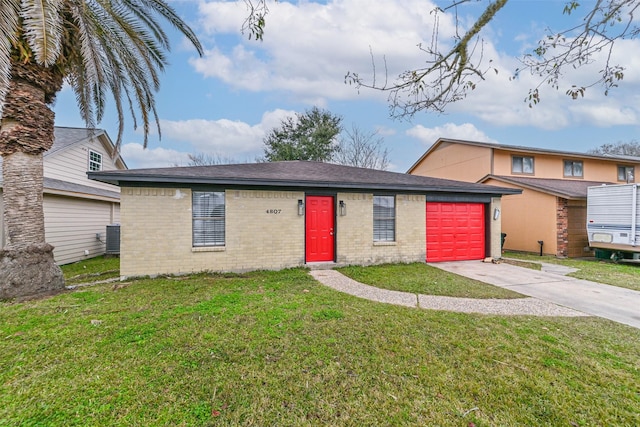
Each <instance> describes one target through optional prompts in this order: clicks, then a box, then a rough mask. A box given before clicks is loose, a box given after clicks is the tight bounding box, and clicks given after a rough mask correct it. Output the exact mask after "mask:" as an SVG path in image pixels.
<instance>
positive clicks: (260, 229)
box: [120, 187, 426, 276]
mask: <svg viewBox="0 0 640 427" xmlns="http://www.w3.org/2000/svg"><path fill="white" fill-rule="evenodd" d="M299 199H302V200H303V199H304V193H303V192H295V191H249V190H227V191H226V197H225V203H226V242H225V246H224V247H207V248H193V247H192V237H191V233H192V225H191V224H192V223H191V221H192V219H191V190H190V189H188V188H181V189H165V188H129V187H125V188H122V191H121V244H120V251H121V266H120V269H121V274H122V275H123V276H140V275H155V274H167V273H188V272H195V271H206V270H208V271H246V270H255V269H281V268H287V267H293V266H298V265H304V262H305V260H304V257H305V254H304V227H305V224H304V216H299V215H298V209H297V204H298V200H299ZM340 200H343V201H344V202H345V203H346V205H347V215H345V216H340V215H339V214H338V215H337V216H336V257H337V262H338V263H344V264H373V263H382V262H399V261H402V262H411V261H424V259H425V255H426V254H425V247H426V243H425V239H426V237H425V235H426V230H425V197H424V196H415V195H398V196H397V197H396V241H395V242H392V243H374V242H373V195H372V194H346V193H344V194H338V195H337V197H336V209H338V202H339V201H340ZM274 212H275V213H274Z"/></svg>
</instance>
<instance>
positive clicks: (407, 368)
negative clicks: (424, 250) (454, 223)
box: [0, 269, 640, 427]
mask: <svg viewBox="0 0 640 427" xmlns="http://www.w3.org/2000/svg"><path fill="white" fill-rule="evenodd" d="M452 280H453V279H452ZM0 366H1V367H2V369H0V425H1V426H105V425H108V426H213V425H215V426H237V425H253V426H272V425H278V426H301V425H310V426H325V425H340V426H363V425H394V426H395V425H425V426H432V425H433V426H436V425H440V426H461V427H468V426H472V425H474V426H478V427H480V426H516V425H521V426H525V425H526V426H599V425H602V426H637V425H640V412H639V411H638V408H639V407H640V389H639V388H638V384H640V331H639V330H637V329H634V328H631V327H628V326H624V325H619V324H616V323H613V322H610V321H606V320H602V319H598V318H534V317H525V316H514V317H502V316H483V315H469V314H459V313H448V312H438V311H428V310H421V309H412V308H405V307H398V306H392V305H386V304H379V303H374V302H370V301H366V300H362V299H358V298H355V297H352V296H349V295H345V294H341V293H338V292H336V291H333V290H331V289H329V288H327V287H324V286H322V285H320V284H318V283H317V282H315V281H314V280H313V279H312V278H311V277H310V276H309V275H308V274H307V272H306V271H305V270H303V269H293V270H284V271H280V272H255V273H249V274H246V275H231V274H227V275H205V274H202V275H194V276H190V277H175V278H158V279H154V280H150V279H145V280H136V281H132V282H125V283H117V284H104V285H97V286H93V287H88V288H81V289H79V290H76V291H71V292H66V293H63V294H61V295H58V296H55V297H51V298H47V299H42V300H36V301H28V302H23V303H9V302H2V303H0Z"/></svg>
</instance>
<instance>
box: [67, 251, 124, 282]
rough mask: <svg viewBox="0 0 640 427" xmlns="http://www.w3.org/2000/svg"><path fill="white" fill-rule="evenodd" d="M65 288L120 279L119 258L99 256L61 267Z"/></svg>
mask: <svg viewBox="0 0 640 427" xmlns="http://www.w3.org/2000/svg"><path fill="white" fill-rule="evenodd" d="M60 268H61V269H62V273H63V274H64V278H65V282H66V284H67V286H70V285H77V284H80V283H90V282H96V281H99V280H106V279H114V278H118V277H120V258H118V257H113V256H99V257H95V258H90V259H88V260H86V261H81V262H74V263H73V264H65V265H63V266H62V267H60Z"/></svg>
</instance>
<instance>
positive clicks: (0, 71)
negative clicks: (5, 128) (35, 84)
mask: <svg viewBox="0 0 640 427" xmlns="http://www.w3.org/2000/svg"><path fill="white" fill-rule="evenodd" d="M18 10H19V1H17V0H15V1H13V0H0V119H1V118H2V110H3V108H2V107H3V106H4V98H5V96H6V94H7V90H8V89H9V82H10V79H11V49H12V47H13V45H14V44H15V43H17V34H18V32H17V30H18Z"/></svg>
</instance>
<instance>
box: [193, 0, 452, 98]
mask: <svg viewBox="0 0 640 427" xmlns="http://www.w3.org/2000/svg"><path fill="white" fill-rule="evenodd" d="M434 8H435V6H434V5H433V4H432V3H430V2H424V1H420V0H407V1H400V2H398V1H395V0H380V1H376V2H370V1H366V0H334V1H330V2H327V3H326V4H320V3H314V2H307V1H304V2H299V3H297V4H292V3H288V2H278V3H274V4H271V5H270V13H269V15H268V17H267V26H266V33H265V37H264V40H263V41H262V42H254V41H249V40H247V37H246V35H245V36H244V38H239V39H238V41H237V44H236V45H235V46H232V47H231V48H227V49H223V47H221V46H216V47H214V48H211V49H208V51H207V54H206V55H205V57H204V58H199V59H194V60H192V65H193V66H194V67H195V68H196V70H197V71H198V72H200V73H202V74H203V75H205V76H207V77H215V78H218V79H221V80H222V81H224V82H225V83H227V84H229V85H232V86H235V87H238V88H242V89H246V90H251V91H258V90H286V91H291V92H294V93H296V94H298V95H299V96H300V97H301V98H302V99H305V98H319V97H329V98H332V99H350V98H356V97H358V96H359V95H358V92H357V91H356V90H355V89H354V87H353V86H349V85H346V84H345V82H344V77H345V74H346V73H347V72H348V71H355V72H359V73H361V75H363V76H370V75H371V72H372V58H371V52H372V53H373V55H374V57H375V58H376V62H377V66H378V70H377V71H378V74H379V75H378V79H379V82H380V81H381V80H380V79H384V76H383V75H382V74H381V73H384V72H385V67H386V68H387V69H388V71H389V76H395V75H397V73H398V72H400V71H402V70H403V69H404V68H405V67H407V66H408V65H409V66H419V64H420V63H421V62H422V59H421V56H422V55H421V54H420V50H419V49H418V48H417V45H418V44H420V43H426V41H427V40H429V38H430V35H431V28H432V26H433V15H432V14H431V13H430V12H431V11H432V10H433V9H434ZM200 14H201V26H202V27H203V29H204V31H205V34H207V35H210V36H213V37H224V36H225V35H227V34H236V35H237V34H238V33H239V28H241V26H242V23H243V21H244V19H245V18H246V16H247V11H246V8H245V5H244V2H243V1H237V2H202V3H201V4H200ZM440 28H441V30H442V31H443V32H444V33H447V34H450V32H451V31H452V28H453V27H452V25H451V19H450V18H449V17H448V16H443V17H442V19H441V22H440ZM385 60H386V63H385ZM360 96H367V97H379V98H381V99H383V98H384V97H385V96H384V94H381V93H379V92H373V91H366V92H362V93H361V94H360Z"/></svg>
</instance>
